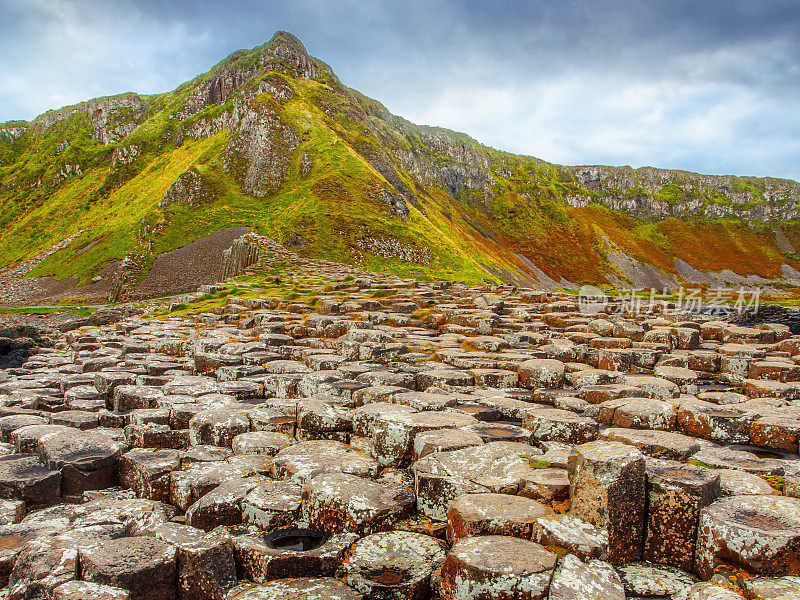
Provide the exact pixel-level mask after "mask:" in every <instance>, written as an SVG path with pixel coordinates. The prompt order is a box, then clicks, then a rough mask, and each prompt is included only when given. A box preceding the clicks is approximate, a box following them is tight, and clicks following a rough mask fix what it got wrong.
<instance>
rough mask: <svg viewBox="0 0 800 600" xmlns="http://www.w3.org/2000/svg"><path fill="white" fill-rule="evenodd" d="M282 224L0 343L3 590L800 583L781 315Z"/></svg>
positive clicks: (462, 595)
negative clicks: (151, 291) (423, 275)
mask: <svg viewBox="0 0 800 600" xmlns="http://www.w3.org/2000/svg"><path fill="white" fill-rule="evenodd" d="M272 250H273V251H272V252H271V253H270V252H268V254H269V258H267V262H268V263H271V264H272V265H279V264H281V265H283V267H284V269H285V272H287V273H289V274H291V275H292V276H294V277H300V275H299V274H302V273H305V275H304V277H305V279H304V280H303V283H302V286H303V287H308V288H311V289H313V293H314V295H315V296H316V298H315V300H314V302H313V303H312V304H311V305H310V304H306V303H304V302H303V301H301V300H298V299H295V300H278V299H276V298H273V297H269V296H268V294H267V292H268V289H264V288H260V287H256V286H255V285H253V286H252V287H248V286H247V284H243V283H240V284H239V285H238V289H239V290H241V291H242V295H241V297H229V298H228V300H227V304H226V305H225V306H218V307H214V308H213V309H211V310H210V312H202V313H199V312H198V313H189V314H185V311H184V312H181V313H179V314H177V315H176V314H165V316H163V317H160V318H152V319H151V318H144V317H141V316H138V317H129V318H126V319H124V320H122V321H119V322H117V323H116V324H114V325H110V326H104V327H83V328H81V329H78V330H75V331H70V332H68V333H65V334H64V333H61V334H57V338H56V339H55V346H54V347H53V348H41V349H39V351H38V353H36V354H34V355H32V356H31V357H30V358H29V359H28V360H27V361H26V362H25V363H24V364H23V365H22V366H21V367H18V368H9V369H6V370H4V371H0V453H1V454H2V456H0V589H2V591H0V598H10V599H14V600H16V599H31V600H32V599H35V598H36V599H38V598H54V599H59V600H67V599H69V600H72V599H77V598H96V599H106V598H107V599H112V598H113V599H124V598H127V599H133V600H138V599H141V600H145V599H147V600H162V599H165V600H166V599H170V600H172V599H178V598H191V599H193V600H194V599H198V600H204V599H214V600H221V599H225V600H233V599H248V600H265V599H271V600H276V599H289V598H306V599H315V598H320V599H323V598H324V599H326V600H332V599H348V600H350V599H356V598H370V599H371V598H376V599H384V598H386V599H397V600H399V599H406V598H411V599H420V600H423V599H427V598H440V599H441V600H473V599H474V600H489V599H497V600H506V599H510V598H514V599H515V600H516V599H518V600H522V599H533V598H550V599H551V600H556V599H558V600H562V599H581V600H587V599H589V600H591V599H598V600H604V599H623V598H631V599H633V598H670V599H675V600H678V599H682V600H689V599H693V600H702V599H706V600H710V599H713V598H745V597H746V598H764V599H768V598H771V599H775V600H777V599H779V598H780V599H783V600H788V599H789V598H797V597H800V578H798V577H797V576H798V575H800V499H798V498H800V459H798V450H799V449H800V448H798V444H799V443H800V336H792V335H791V334H790V332H789V330H788V327H786V326H783V325H780V324H770V323H765V324H761V325H759V326H758V327H757V328H748V327H741V326H738V325H733V324H730V323H726V322H722V321H715V320H712V319H711V318H710V317H703V316H697V315H694V316H692V315H685V314H682V315H677V314H676V315H664V314H661V313H659V314H646V315H637V316H634V315H623V314H619V313H617V312H615V310H614V309H615V308H617V307H616V306H615V305H614V304H613V303H612V304H610V305H609V306H608V309H607V310H608V312H607V313H601V314H595V315H591V316H588V315H584V314H581V312H580V311H579V310H578V309H579V307H578V305H577V304H576V303H575V301H574V297H571V296H568V295H566V294H558V293H545V292H532V291H521V290H517V289H515V288H511V287H487V286H484V287H483V288H470V287H467V286H465V285H463V284H460V283H452V282H441V283H436V284H423V283H418V282H416V281H412V280H403V279H399V278H397V277H394V276H381V275H375V274H369V273H365V272H363V271H358V270H357V269H353V268H350V267H343V266H341V265H335V264H334V263H326V262H324V261H309V260H305V259H301V258H299V257H297V256H296V255H293V254H292V253H290V252H289V251H286V250H285V249H282V248H281V247H275V248H273V249H272ZM278 277H280V276H278ZM216 289H218V288H209V289H206V290H205V291H206V292H210V291H214V290H216ZM258 290H262V291H263V292H264V295H261V296H259V295H258ZM194 297H196V295H195V296H191V297H187V298H184V299H183V300H184V301H191V300H192V298H194ZM173 308H178V307H177V306H174V307H173Z"/></svg>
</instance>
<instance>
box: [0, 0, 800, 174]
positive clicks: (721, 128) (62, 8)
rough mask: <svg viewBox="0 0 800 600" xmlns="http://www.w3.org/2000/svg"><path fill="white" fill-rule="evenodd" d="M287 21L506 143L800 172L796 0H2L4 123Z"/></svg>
mask: <svg viewBox="0 0 800 600" xmlns="http://www.w3.org/2000/svg"><path fill="white" fill-rule="evenodd" d="M279 29H284V30H287V31H291V32H292V33H294V34H295V35H297V36H298V37H299V38H300V39H301V40H302V41H303V42H304V43H305V45H306V47H307V48H308V50H309V52H310V53H311V54H313V55H314V56H317V57H318V58H321V59H323V60H325V61H326V62H328V63H329V64H330V65H331V66H332V67H333V68H334V70H335V71H336V73H337V74H338V75H339V77H340V79H341V80H342V81H343V82H344V83H346V84H347V85H350V86H351V87H354V88H356V89H358V90H360V91H362V92H363V93H365V94H367V95H369V96H371V97H373V98H376V99H378V100H380V101H381V102H383V103H384V104H385V105H386V106H387V107H388V108H389V109H390V110H391V111H392V112H394V113H397V114H400V115H402V116H404V117H406V118H408V119H410V120H412V121H414V122H417V123H424V124H430V125H441V126H445V127H449V128H452V129H456V130H459V131H464V132H467V133H469V134H471V135H472V136H474V137H475V138H477V139H478V140H480V141H482V142H484V143H487V144H489V145H492V146H494V147H496V148H501V149H504V150H509V151H512V152H518V153H524V154H531V155H534V156H538V157H540V158H543V159H545V160H549V161H553V162H559V163H564V164H613V165H623V164H629V165H632V166H636V167H638V166H645V165H653V166H659V167H666V168H678V169H688V170H692V171H699V172H703V173H732V174H739V175H748V174H750V175H772V176H777V177H791V178H794V179H798V180H800V2H798V1H796V0H727V1H726V0H693V1H684V0H663V1H652V0H636V1H631V0H620V1H616V0H547V1H544V0H530V1H528V2H522V1H509V2H489V1H480V0H462V1H456V0H421V1H416V0H402V1H396V2H395V1H393V2H388V1H377V0H331V1H325V0H287V1H272V2H267V1H264V0H227V1H225V2H223V1H220V0H208V1H199V0H198V1H189V0H159V1H152V2H150V1H146V0H138V1H134V0H128V1H123V0H61V1H58V0H0V121H5V120H10V119H31V118H32V117H34V116H35V115H37V114H39V113H41V112H43V111H45V110H47V109H49V108H55V107H60V106H63V105H67V104H72V103H75V102H78V101H81V100H84V99H88V98H91V97H96V96H103V95H109V94H117V93H120V92H125V91H129V90H130V91H136V92H140V93H154V92H163V91H167V90H170V89H173V88H175V87H176V86H177V85H178V84H180V83H181V82H183V81H185V80H187V79H190V78H191V77H193V76H194V75H196V74H198V73H201V72H204V71H206V70H208V69H209V68H210V67H211V66H212V65H213V64H214V63H216V62H218V61H219V60H221V59H222V58H223V57H225V56H226V55H228V54H230V53H231V52H233V51H235V50H237V49H240V48H250V47H253V46H256V45H259V44H261V43H263V42H264V41H266V40H267V39H269V38H270V37H271V35H272V34H273V33H274V32H275V31H276V30H279Z"/></svg>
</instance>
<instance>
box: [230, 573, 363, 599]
mask: <svg viewBox="0 0 800 600" xmlns="http://www.w3.org/2000/svg"><path fill="white" fill-rule="evenodd" d="M300 598H302V599H303V600H361V596H360V595H359V594H357V593H356V592H354V591H353V590H352V589H351V588H349V587H347V586H346V585H345V584H343V583H341V582H340V581H337V580H336V579H333V578H329V577H301V578H299V579H279V580H277V581H271V582H269V583H266V584H264V585H258V586H253V585H252V584H244V585H242V586H240V587H237V588H234V589H233V590H231V591H230V592H229V593H228V595H227V596H226V600H298V599H300Z"/></svg>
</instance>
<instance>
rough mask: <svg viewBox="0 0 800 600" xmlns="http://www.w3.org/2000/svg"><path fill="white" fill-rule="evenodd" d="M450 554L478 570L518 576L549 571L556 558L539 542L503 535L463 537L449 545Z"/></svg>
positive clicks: (553, 566)
mask: <svg viewBox="0 0 800 600" xmlns="http://www.w3.org/2000/svg"><path fill="white" fill-rule="evenodd" d="M450 556H451V557H452V558H454V559H455V560H457V561H459V562H461V563H463V564H465V565H467V566H470V567H474V568H477V569H479V570H480V571H482V572H489V573H492V574H497V575H516V576H518V577H519V576H525V575H530V574H532V573H541V572H542V571H549V570H551V569H553V568H555V566H556V561H557V556H556V555H555V554H554V553H552V552H550V551H549V550H547V549H546V548H545V547H544V546H542V545H541V544H537V543H536V542H531V541H529V540H523V539H520V538H515V537H509V536H505V535H482V536H477V537H466V538H463V539H461V540H459V541H458V542H456V543H455V544H454V545H453V548H452V549H451V550H450Z"/></svg>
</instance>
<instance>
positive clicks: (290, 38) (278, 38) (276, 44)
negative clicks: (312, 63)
mask: <svg viewBox="0 0 800 600" xmlns="http://www.w3.org/2000/svg"><path fill="white" fill-rule="evenodd" d="M266 46H267V48H271V49H278V48H281V47H283V48H287V49H290V50H292V51H293V52H294V53H295V54H305V55H306V56H308V51H307V50H306V47H305V46H304V45H303V42H301V41H300V39H299V38H298V37H297V36H295V35H294V34H292V33H289V32H288V31H276V32H275V33H274V34H273V35H272V37H271V38H270V40H269V41H268V42H267V44H266Z"/></svg>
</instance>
